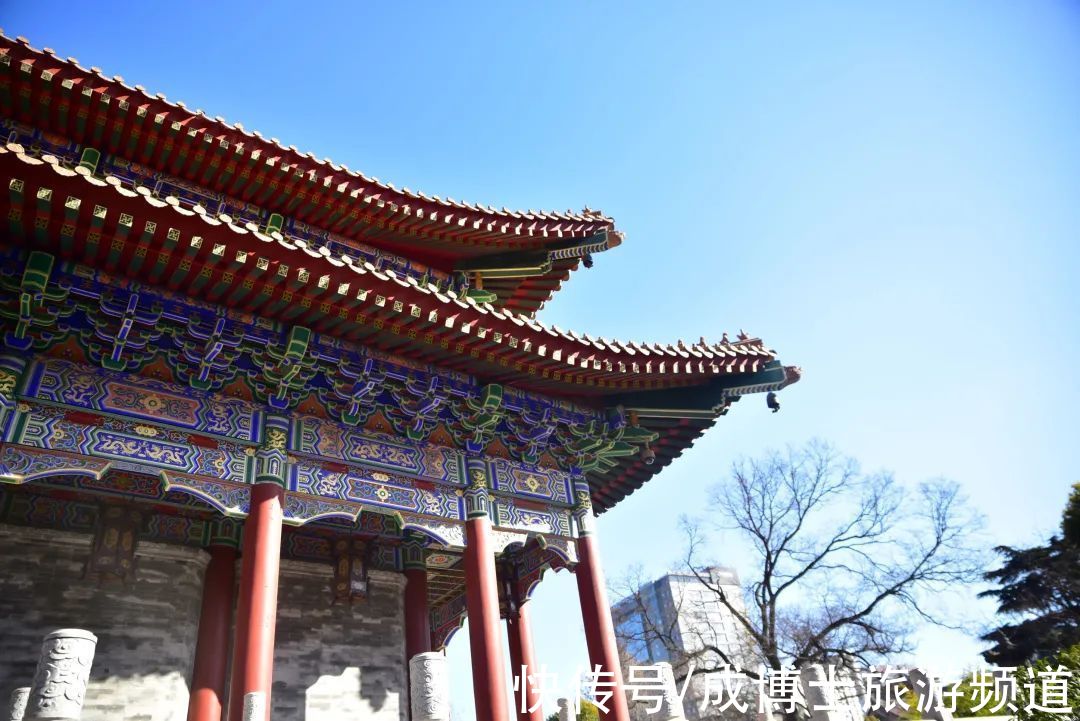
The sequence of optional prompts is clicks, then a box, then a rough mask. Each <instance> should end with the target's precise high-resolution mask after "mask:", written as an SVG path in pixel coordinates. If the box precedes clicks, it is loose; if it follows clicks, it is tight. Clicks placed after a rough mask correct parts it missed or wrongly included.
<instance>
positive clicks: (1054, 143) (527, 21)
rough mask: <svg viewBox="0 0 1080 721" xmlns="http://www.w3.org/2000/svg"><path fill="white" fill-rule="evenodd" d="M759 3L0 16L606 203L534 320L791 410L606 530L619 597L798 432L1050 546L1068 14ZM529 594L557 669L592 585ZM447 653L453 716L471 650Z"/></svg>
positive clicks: (350, 145) (343, 141) (9, 25)
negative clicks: (601, 232)
mask: <svg viewBox="0 0 1080 721" xmlns="http://www.w3.org/2000/svg"><path fill="white" fill-rule="evenodd" d="M761 5H762V4H759V3H743V4H739V5H735V4H721V3H701V4H691V3H682V4H677V5H672V6H670V7H664V8H663V9H662V10H661V9H660V6H659V5H656V4H638V3H603V2H592V3H568V2H556V3H544V4H540V3H537V4H534V5H531V6H530V5H526V4H524V3H513V4H496V3H492V4H490V5H467V4H458V3H441V4H436V3H416V4H406V3H401V4H396V3H379V4H363V3H339V4H335V3H328V4H323V3H306V4H297V3H289V4H285V3H281V4H276V5H270V4H267V6H264V4H262V3H259V4H255V3H252V4H247V5H244V4H236V5H229V6H224V7H219V6H217V5H216V4H215V5H211V4H205V5H195V6H189V7H186V8H181V7H180V6H177V5H175V4H160V3H140V4H131V5H115V6H110V5H109V4H108V3H97V4H88V3H55V2H44V1H42V2H36V3H5V4H3V5H0V25H2V26H3V27H4V29H5V31H6V32H7V33H8V34H9V35H12V36H14V35H25V36H27V37H28V38H30V40H31V42H32V43H33V44H34V45H36V46H38V47H40V46H43V45H44V46H48V47H52V48H54V49H55V50H56V51H57V52H58V53H60V54H61V55H65V56H75V57H77V58H78V59H79V60H80V61H81V62H82V63H83V64H84V65H94V66H99V67H102V68H103V69H104V70H105V71H106V72H107V73H110V74H119V75H122V76H124V78H125V79H126V80H127V81H128V82H129V83H139V84H142V85H145V86H146V87H147V88H149V89H150V90H151V91H154V92H163V93H165V94H166V95H167V96H168V97H169V98H170V99H174V100H176V99H180V100H184V101H185V102H186V103H187V104H188V106H189V107H198V108H202V109H203V110H205V111H206V112H207V113H208V114H210V115H221V116H224V117H225V118H227V119H229V120H231V121H241V122H243V123H244V125H245V127H247V128H254V129H258V130H260V131H261V132H262V133H263V134H264V135H267V136H274V137H277V138H280V139H281V140H282V141H283V142H284V143H286V144H293V145H296V146H297V147H299V148H301V149H303V150H309V151H311V152H314V153H315V154H317V155H319V156H328V157H331V158H333V159H334V160H335V161H338V162H343V163H346V164H348V165H349V166H350V167H351V168H355V169H360V170H363V171H364V172H365V173H367V174H369V175H374V176H377V177H379V178H381V179H383V180H388V181H391V182H394V183H395V184H396V185H397V186H399V187H401V186H408V187H410V188H414V189H415V188H419V189H422V190H424V191H425V192H428V193H434V194H439V195H442V196H451V197H454V198H458V199H465V200H469V201H475V202H484V203H491V204H494V205H506V206H509V207H521V208H537V209H539V208H567V207H570V208H575V209H577V208H581V207H582V206H583V205H585V204H588V205H590V206H592V207H594V208H601V209H602V210H604V212H606V213H608V214H610V215H612V216H614V217H615V219H616V221H617V223H618V225H619V227H620V228H621V229H622V230H623V231H625V233H626V234H627V240H626V242H625V243H624V245H623V246H621V247H619V248H617V249H615V250H613V251H611V252H609V253H605V254H603V255H602V256H599V257H597V259H596V266H595V267H594V268H593V269H591V270H588V271H582V272H579V273H578V274H577V275H576V277H575V278H574V279H573V280H572V281H571V282H570V283H569V284H568V286H567V287H566V288H565V289H564V290H563V291H562V292H561V293H560V294H559V296H557V298H556V299H555V300H554V301H553V302H552V303H551V304H550V305H549V306H548V307H547V308H546V309H545V310H544V311H543V312H542V315H541V317H542V319H543V320H545V321H547V322H549V323H555V324H558V325H559V326H560V327H563V328H572V329H574V330H576V331H585V332H589V333H590V334H594V335H603V336H606V337H618V338H624V339H633V340H650V341H652V340H657V341H673V340H675V339H677V338H685V339H689V340H696V339H697V338H698V337H699V336H701V335H705V336H706V337H707V338H718V337H719V336H720V334H721V332H723V331H725V330H726V331H729V332H734V331H737V330H738V329H739V328H745V329H746V330H748V331H750V332H752V333H753V334H758V335H761V336H762V337H763V338H764V339H765V340H766V341H767V343H769V344H770V345H771V346H772V347H774V348H776V349H777V350H778V351H779V352H780V354H781V357H782V359H783V360H784V361H785V362H787V363H795V364H799V365H801V366H802V367H803V368H804V370H805V377H804V380H803V381H802V382H801V383H799V384H798V385H796V386H793V387H792V388H790V389H788V390H786V391H785V392H784V393H783V394H782V397H781V400H782V402H783V410H782V411H781V412H780V413H779V414H776V415H773V414H770V413H768V412H767V410H766V408H765V404H764V401H763V400H762V401H760V402H759V400H758V399H756V398H749V399H746V400H744V401H743V402H741V403H739V404H737V405H736V406H735V407H734V409H733V410H732V412H731V413H730V414H729V415H728V416H727V417H726V418H724V419H722V420H721V421H720V422H719V423H718V424H717V427H716V428H715V429H713V431H711V432H710V433H709V434H708V436H707V437H706V438H705V439H704V440H703V441H702V442H700V443H699V444H698V445H697V446H696V447H695V448H694V449H693V450H691V451H690V452H688V453H687V454H685V455H684V457H683V458H681V459H679V461H678V462H677V463H676V464H675V465H674V466H672V467H671V468H669V469H668V470H667V471H665V472H664V473H663V474H662V475H661V476H660V477H658V478H657V479H655V480H654V481H653V482H652V483H651V484H649V486H647V487H646V488H645V489H643V490H642V491H640V492H638V493H637V494H635V495H634V496H632V497H631V498H630V499H628V500H627V501H626V502H624V503H623V504H622V505H620V506H619V507H618V508H616V509H615V511H614V512H612V513H610V514H607V515H605V516H604V517H603V518H602V519H601V521H600V533H601V543H602V548H603V553H604V561H605V564H606V569H607V573H608V576H609V578H614V577H617V576H618V575H619V574H620V573H622V572H623V571H624V570H625V569H626V568H627V567H629V566H630V565H632V564H634V563H641V564H644V566H645V567H646V569H648V570H649V571H652V572H656V573H659V572H661V571H663V570H664V569H666V568H667V567H669V566H670V565H671V564H672V562H673V561H674V560H675V559H676V558H677V557H678V554H679V551H680V547H681V537H680V535H679V532H678V530H677V527H676V524H677V520H678V518H679V516H680V514H682V513H684V512H687V511H691V510H693V509H697V508H700V507H701V506H702V503H703V501H704V499H705V494H706V489H707V488H708V487H709V486H710V485H712V484H713V483H715V482H716V481H717V480H719V479H720V478H721V477H722V476H723V474H724V472H725V470H726V468H727V466H728V464H729V463H730V461H731V459H732V458H733V457H735V456H737V455H739V454H750V455H753V454H757V453H760V452H761V451H762V450H763V449H765V448H768V447H775V446H782V445H784V444H787V443H800V442H802V441H804V440H806V439H807V438H810V437H812V436H820V437H823V438H826V439H830V440H832V441H833V442H835V443H836V444H837V445H839V446H840V447H841V448H842V449H843V450H844V451H846V452H847V453H850V454H852V455H854V456H856V457H857V458H859V459H860V460H861V461H862V462H863V464H864V465H865V466H866V467H868V468H870V469H878V468H887V469H891V470H894V471H895V472H896V473H897V475H898V477H899V478H900V479H902V480H904V481H906V482H911V483H915V482H918V481H920V480H924V479H927V478H930V477H934V476H947V477H949V478H953V479H955V480H956V481H958V482H960V483H961V484H962V485H963V487H964V488H965V489H966V490H967V492H968V493H969V494H970V495H971V496H972V497H973V500H974V503H976V504H977V506H978V507H979V508H980V509H981V510H982V511H983V512H984V513H985V514H986V516H987V520H988V527H987V531H988V536H989V541H990V542H991V543H994V544H996V543H1029V542H1034V541H1038V540H1040V539H1041V538H1043V537H1044V535H1045V534H1046V533H1047V532H1048V531H1050V530H1052V528H1053V527H1054V526H1055V524H1056V523H1057V520H1058V518H1059V514H1060V509H1061V508H1062V506H1063V504H1064V501H1065V498H1066V495H1067V490H1068V487H1069V485H1070V484H1071V483H1072V482H1075V481H1077V480H1080V472H1078V470H1077V467H1078V461H1080V444H1077V442H1076V426H1075V422H1076V409H1077V407H1078V406H1080V389H1078V386H1080V384H1078V382H1077V380H1076V375H1075V369H1076V368H1077V367H1078V366H1080V334H1078V332H1077V321H1076V316H1077V312H1078V311H1080V301H1078V292H1077V290H1076V284H1077V272H1078V270H1080V251H1078V249H1077V248H1078V244H1077V238H1076V235H1077V232H1078V230H1080V202H1078V200H1077V199H1078V191H1080V8H1078V7H1077V6H1076V5H1075V4H1072V3H1068V2H1037V1H1032V2H1025V3H1005V2H985V1H984V2H951V3H935V2H926V3H923V2H909V3H902V4H901V3H890V4H874V6H873V7H871V6H870V4H868V3H854V2H851V3H845V2H832V3H774V4H769V6H768V7H767V8H766V7H762V6H761ZM301 10H302V12H301ZM721 541H722V542H721V543H718V546H717V553H716V555H717V557H718V558H719V559H720V560H722V561H724V562H726V563H728V564H730V565H733V566H735V567H737V568H742V569H747V570H748V565H747V563H748V558H747V557H746V555H745V552H744V549H742V548H741V547H740V545H739V544H738V543H737V541H736V540H735V539H721ZM534 600H535V603H534V604H533V618H534V620H535V626H536V629H535V630H536V635H537V637H538V644H537V645H538V653H539V657H540V660H541V661H542V662H544V663H546V664H548V665H549V667H550V668H551V669H552V670H555V671H559V672H562V673H569V672H570V671H572V670H573V667H574V666H575V665H576V664H577V663H578V662H580V661H583V660H584V655H585V651H584V641H583V638H582V633H581V622H580V613H579V610H578V606H577V597H576V589H575V587H574V583H573V579H572V578H571V577H569V576H567V575H566V574H560V575H558V576H549V577H548V578H547V579H545V581H544V583H543V584H542V586H541V587H540V589H539V590H538V592H537V595H536V596H535V599H534ZM970 609H971V610H970V613H971V614H972V618H973V619H975V620H978V619H979V618H984V617H985V618H986V619H987V620H989V619H990V615H989V614H990V610H991V609H989V608H987V607H986V606H984V605H977V604H970ZM919 639H920V649H919V657H918V660H920V661H922V662H923V663H925V664H928V665H931V666H936V667H940V668H944V669H948V670H951V669H956V668H960V667H963V666H966V665H970V664H974V663H976V662H977V660H978V658H977V651H978V650H979V648H980V645H979V644H978V643H977V642H973V641H971V640H970V639H966V638H964V637H960V636H958V635H956V634H952V633H950V632H945V631H941V630H936V629H927V630H925V631H923V632H921V633H920V634H919ZM450 657H451V663H452V664H453V673H454V706H455V711H456V712H459V713H462V714H463V716H462V717H463V718H465V717H468V714H469V711H470V710H471V698H470V696H471V686H470V681H469V671H468V644H467V639H466V638H465V636H464V633H463V634H462V635H459V636H458V637H457V638H456V639H455V641H454V643H452V644H451V648H450Z"/></svg>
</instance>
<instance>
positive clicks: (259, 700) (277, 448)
mask: <svg viewBox="0 0 1080 721" xmlns="http://www.w3.org/2000/svg"><path fill="white" fill-rule="evenodd" d="M265 436H266V440H265V443H264V445H263V448H261V449H260V450H259V451H258V452H257V453H256V457H255V463H256V477H255V484H254V485H253V486H252V487H251V502H250V505H249V508H248V517H247V519H246V520H245V521H244V549H243V551H244V555H243V562H242V564H241V569H240V598H239V602H238V603H237V607H236V639H235V641H234V643H233V665H232V682H231V684H230V687H229V721H248V719H245V718H244V706H245V703H250V705H251V707H252V708H254V709H256V710H258V709H261V711H257V712H256V713H255V715H254V716H252V717H251V718H252V719H253V720H254V721H260V719H261V721H269V718H270V685H271V682H272V678H273V670H274V631H275V630H276V626H277V595H278V569H279V567H280V565H281V522H282V518H283V513H282V506H283V503H284V500H285V487H284V483H285V473H286V455H285V448H286V442H287V440H286V439H287V438H288V420H287V419H283V418H279V417H274V416H271V417H268V418H267V420H266V430H265ZM249 695H250V700H248V697H249Z"/></svg>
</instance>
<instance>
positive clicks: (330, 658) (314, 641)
mask: <svg viewBox="0 0 1080 721" xmlns="http://www.w3.org/2000/svg"><path fill="white" fill-rule="evenodd" d="M332 573H333V570H332V569H331V567H329V566H323V565H318V564H311V563H298V562H291V561H284V562H282V566H281V578H280V584H279V592H278V623H277V638H276V640H275V653H274V686H273V700H272V703H273V709H272V718H273V719H274V721H278V719H281V721H316V720H317V721H353V720H354V719H372V720H375V721H401V720H403V719H405V718H406V707H407V705H408V703H407V699H406V697H405V693H404V689H405V688H406V685H405V629H404V615H403V600H402V592H403V589H404V576H402V575H401V574H398V573H386V572H380V571H372V572H371V578H370V583H369V587H370V589H371V591H370V593H369V597H368V598H367V600H365V601H357V602H356V603H354V604H353V605H351V606H350V605H349V604H336V605H332V604H331V603H330V582H331V575H332Z"/></svg>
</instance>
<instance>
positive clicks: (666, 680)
mask: <svg viewBox="0 0 1080 721" xmlns="http://www.w3.org/2000/svg"><path fill="white" fill-rule="evenodd" d="M656 665H657V667H659V669H660V681H661V683H662V684H663V687H664V690H663V691H662V692H661V695H660V708H659V709H658V710H657V712H656V716H655V718H656V721H685V719H686V715H685V714H684V713H683V705H682V700H681V699H680V698H679V688H678V686H677V685H676V684H675V672H674V671H673V670H672V669H671V664H670V663H668V662H667V661H661V662H660V663H658V664H656Z"/></svg>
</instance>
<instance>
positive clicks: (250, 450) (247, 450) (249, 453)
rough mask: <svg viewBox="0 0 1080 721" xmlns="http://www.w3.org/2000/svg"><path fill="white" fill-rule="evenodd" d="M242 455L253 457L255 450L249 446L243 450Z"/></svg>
mask: <svg viewBox="0 0 1080 721" xmlns="http://www.w3.org/2000/svg"><path fill="white" fill-rule="evenodd" d="M244 455H245V456H254V455H255V449H254V448H252V447H251V446H248V447H247V448H245V449H244Z"/></svg>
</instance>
